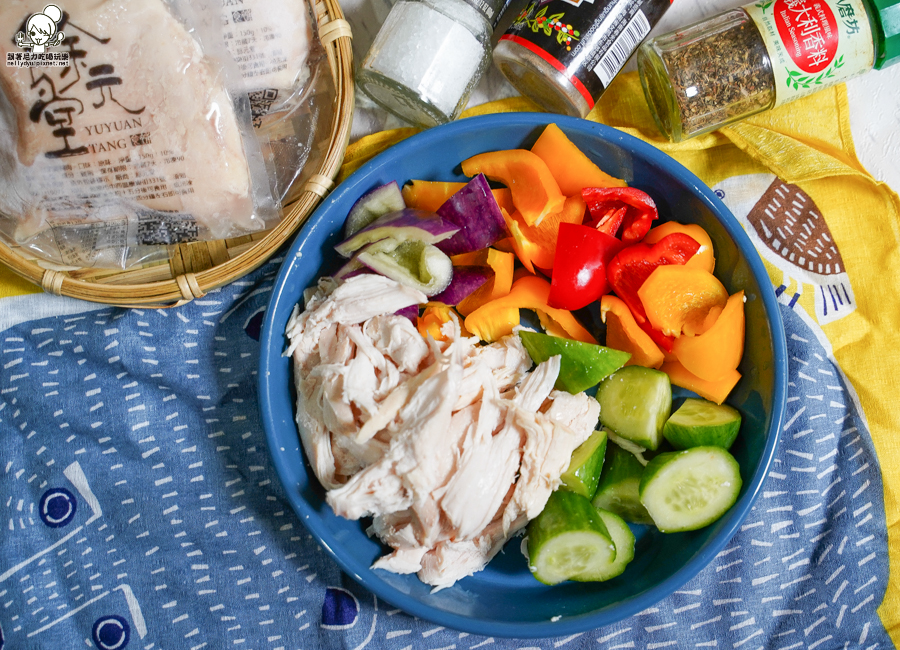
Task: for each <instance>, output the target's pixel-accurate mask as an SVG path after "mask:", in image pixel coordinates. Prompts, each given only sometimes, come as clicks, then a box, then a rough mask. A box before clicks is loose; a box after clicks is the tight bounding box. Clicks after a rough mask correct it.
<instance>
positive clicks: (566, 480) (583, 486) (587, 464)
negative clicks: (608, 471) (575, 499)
mask: <svg viewBox="0 0 900 650" xmlns="http://www.w3.org/2000/svg"><path fill="white" fill-rule="evenodd" d="M605 455H606V431H603V430H600V431H594V433H592V434H591V437H590V438H588V439H587V440H585V441H584V442H583V443H581V445H579V447H578V448H577V449H576V450H575V451H573V452H572V460H570V461H569V467H568V469H566V471H565V472H563V473H562V475H561V476H560V478H561V479H562V487H563V488H565V489H566V490H569V491H570V492H577V493H578V494H580V495H582V496H584V497H587V498H588V499H590V498H593V496H594V493H595V492H596V491H597V484H598V483H599V482H600V472H601V471H602V469H603V459H604V456H605Z"/></svg>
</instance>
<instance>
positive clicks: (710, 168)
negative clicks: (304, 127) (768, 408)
mask: <svg viewBox="0 0 900 650" xmlns="http://www.w3.org/2000/svg"><path fill="white" fill-rule="evenodd" d="M537 110H539V109H538V107H537V106H536V105H535V104H533V103H531V102H530V101H528V100H526V99H523V98H514V99H506V100H500V101H496V102H492V103H489V104H484V105H481V106H478V107H475V108H473V109H470V110H468V111H466V112H465V113H464V114H463V118H465V117H471V116H473V115H480V114H485V113H494V112H514V111H537ZM588 119H591V120H594V121H597V122H601V123H603V124H607V125H609V126H613V127H616V128H618V129H621V130H622V131H625V132H627V133H629V134H631V135H633V136H636V137H638V138H640V139H642V140H645V141H647V142H649V143H650V144H652V145H654V146H656V147H658V148H659V149H661V150H663V151H665V152H667V153H669V154H670V155H672V156H673V157H674V158H676V159H677V160H678V161H679V162H681V163H682V164H683V165H685V166H686V167H687V168H688V169H690V170H691V171H692V172H694V173H695V174H696V175H697V176H699V177H700V178H701V179H703V180H704V181H705V182H706V183H707V184H709V185H716V184H718V183H720V182H722V181H725V180H727V179H729V178H732V177H736V176H741V177H746V175H752V174H774V175H775V176H777V177H778V178H779V179H781V181H783V182H786V183H790V184H793V185H796V186H797V187H799V188H800V189H801V190H802V191H803V192H805V194H806V195H807V196H809V197H810V198H811V199H812V200H813V201H814V203H815V206H818V208H819V209H820V210H821V211H822V212H823V213H824V215H825V218H826V221H827V226H828V230H829V232H830V236H831V237H833V240H834V243H835V245H836V247H837V249H838V250H839V252H840V257H841V258H842V259H843V263H844V266H845V268H847V269H849V271H848V273H849V274H850V279H851V283H852V291H853V293H854V297H855V302H856V308H855V309H854V310H853V311H852V312H850V313H849V314H847V315H846V316H843V317H840V318H837V319H836V320H832V321H828V320H827V319H819V320H820V326H821V328H822V330H823V332H824V333H825V335H826V336H827V338H828V339H829V341H830V343H831V346H832V348H833V352H834V356H835V359H836V361H837V363H838V365H839V366H840V367H841V368H842V370H843V371H844V373H845V374H846V377H847V379H848V381H849V383H850V384H851V385H852V386H853V388H854V389H855V390H856V392H857V394H858V396H859V400H860V403H861V406H862V410H863V413H864V415H865V417H866V419H867V421H868V425H869V430H870V433H871V436H872V439H873V443H874V446H875V450H876V452H877V454H878V458H879V464H880V467H881V471H882V475H883V483H884V503H885V516H886V522H887V528H888V545H889V554H890V557H889V570H890V580H889V583H888V587H887V592H886V594H885V598H884V601H883V602H882V605H881V607H880V609H879V614H880V616H881V619H882V621H883V623H884V626H885V628H886V630H887V631H888V634H890V635H891V638H892V639H893V641H894V643H895V645H900V438H898V434H900V408H897V407H896V406H895V400H896V391H897V387H898V386H900V382H898V380H897V373H898V372H900V295H898V291H897V287H898V285H900V254H898V252H900V198H898V196H897V194H896V193H895V192H894V191H892V190H891V189H890V188H889V187H888V186H887V185H885V184H884V183H880V182H878V181H876V180H875V179H874V178H872V176H871V175H870V174H868V173H867V172H866V170H865V169H864V168H863V166H862V165H861V164H860V162H859V160H858V159H857V157H856V152H855V149H854V146H853V140H852V137H851V133H850V123H849V108H848V104H847V96H846V88H845V87H844V86H843V85H839V86H835V87H833V88H830V89H827V90H823V91H820V92H818V93H816V94H814V95H811V96H809V97H806V98H804V99H802V100H799V101H797V102H794V103H792V104H787V105H785V106H782V107H780V108H778V109H776V110H773V111H770V112H767V113H764V114H761V115H759V116H756V117H753V118H750V119H747V120H745V121H743V122H741V123H739V124H737V125H734V126H732V127H729V128H725V129H722V130H720V131H719V132H716V133H712V134H708V135H704V136H700V137H698V138H695V139H693V140H689V141H688V142H685V143H680V144H673V143H670V142H668V141H667V140H665V139H664V138H663V137H662V136H661V135H660V134H659V132H658V130H657V129H656V126H655V125H654V122H653V119H652V116H651V115H650V112H649V109H648V107H647V104H646V102H645V100H644V96H643V93H642V91H641V88H640V81H639V78H638V76H637V74H636V73H630V74H624V75H619V77H618V78H617V79H616V81H615V82H614V83H613V86H612V87H611V88H610V89H609V90H608V91H607V92H606V93H605V94H604V96H603V97H602V98H601V100H600V102H599V103H598V104H597V106H596V107H595V108H594V110H593V111H592V112H591V114H590V115H589V116H588ZM416 131H417V130H416V129H412V128H407V129H397V130H394V131H386V132H382V133H378V134H375V135H372V136H368V137H365V138H362V139H360V140H359V141H357V142H355V143H353V144H352V145H350V147H349V148H348V149H347V152H346V156H345V162H344V166H343V168H342V170H341V175H340V178H341V179H342V178H345V177H346V176H347V175H349V174H350V173H352V172H353V171H354V170H356V169H357V168H358V167H359V166H361V165H362V164H364V163H365V162H366V161H368V160H370V159H371V158H372V157H373V156H375V155H377V154H378V153H380V152H381V151H384V150H385V149H386V148H387V147H389V146H391V145H393V144H395V143H397V142H399V141H401V140H403V139H405V138H407V137H409V136H410V135H412V134H413V133H415V132H416ZM713 151H714V154H713ZM765 263H766V266H767V269H768V270H769V273H770V275H771V278H772V281H773V284H774V285H775V286H779V285H780V284H782V283H783V282H785V281H788V282H790V283H791V284H790V285H789V286H788V287H787V289H786V290H787V291H790V292H792V293H796V294H799V298H798V302H797V305H798V306H799V307H801V308H803V309H804V310H805V311H806V312H807V313H808V314H810V315H812V314H815V313H816V304H815V296H816V291H814V290H808V289H807V290H806V291H803V287H802V286H800V285H801V284H803V281H802V280H796V279H789V278H788V277H787V276H788V275H790V278H796V277H797V276H798V275H800V276H802V273H793V272H792V273H790V274H786V273H785V272H784V270H783V268H782V269H779V268H778V267H776V266H775V265H774V264H773V263H772V262H771V261H770V260H768V259H766V260H765Z"/></svg>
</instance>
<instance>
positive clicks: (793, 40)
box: [743, 0, 875, 105]
mask: <svg viewBox="0 0 900 650" xmlns="http://www.w3.org/2000/svg"><path fill="white" fill-rule="evenodd" d="M743 9H744V11H746V12H747V13H748V14H749V16H750V17H751V18H752V19H753V22H755V23H756V26H757V27H758V28H759V31H760V33H761V34H762V37H763V40H764V41H765V43H766V49H767V50H768V51H769V57H770V59H771V61H772V71H773V73H774V74H775V104H776V105H780V104H785V103H787V102H789V101H793V100H795V99H798V98H800V97H803V96H804V95H809V94H811V93H814V92H815V91H817V90H821V89H823V88H827V87H828V86H833V85H834V84H837V83H840V82H842V81H846V80H847V79H849V78H851V77H854V76H856V75H858V74H861V73H863V72H866V71H867V70H870V69H871V68H872V65H873V64H874V60H875V49H874V46H873V44H872V33H871V31H870V29H869V19H868V17H867V15H866V9H865V6H864V5H863V3H862V1H861V0H774V1H773V0H765V1H763V2H759V3H757V4H751V5H746V6H744V7H743Z"/></svg>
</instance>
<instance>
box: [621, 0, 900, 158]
mask: <svg viewBox="0 0 900 650" xmlns="http://www.w3.org/2000/svg"><path fill="white" fill-rule="evenodd" d="M898 15H900V1H898V0H772V1H770V2H759V3H754V4H748V5H744V6H743V7H740V8H737V9H731V10H729V11H725V12H723V13H720V14H718V15H715V16H713V17H711V18H708V19H706V20H703V21H700V22H698V23H694V24H692V25H689V26H687V27H684V28H682V29H679V30H676V31H673V32H670V33H668V34H663V35H661V36H658V37H656V38H653V39H651V40H649V41H647V42H646V43H644V44H643V45H642V46H641V48H640V49H639V50H638V57H637V63H638V70H639V72H640V75H641V84H642V85H643V87H644V94H645V95H646V97H647V102H648V103H649V104H650V109H651V112H652V113H653V117H654V119H655V120H656V124H657V126H658V127H659V129H660V131H661V132H662V133H663V134H665V135H666V136H667V137H668V138H669V139H670V140H672V141H673V142H681V141H683V140H687V139H689V138H692V137H694V136H697V135H701V134H703V133H709V132H710V131H714V130H716V129H718V128H721V127H723V126H727V125H729V124H732V123H734V122H737V121H738V120H742V119H744V118H746V117H749V116H751V115H756V114H757V113H761V112H763V111H767V110H769V109H770V108H774V107H776V106H780V105H782V104H786V103H788V102H791V101H793V100H795V99H799V98H800V97H804V96H805V95H809V94H810V93H813V92H815V91H817V90H821V89H823V88H827V87H829V86H833V85H835V84H837V83H841V82H843V81H846V80H847V79H850V78H851V77H854V76H857V75H860V74H863V73H865V72H868V71H869V70H872V69H873V68H874V69H876V70H880V69H882V68H885V67H887V66H889V65H892V64H894V63H896V62H898V61H900V20H898V19H897V16H898Z"/></svg>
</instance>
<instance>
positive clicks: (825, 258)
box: [747, 178, 856, 323]
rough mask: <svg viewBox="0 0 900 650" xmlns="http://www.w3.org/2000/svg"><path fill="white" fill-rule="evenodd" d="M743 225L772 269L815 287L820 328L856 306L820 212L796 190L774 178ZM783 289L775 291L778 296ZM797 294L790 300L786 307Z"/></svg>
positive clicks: (810, 198)
mask: <svg viewBox="0 0 900 650" xmlns="http://www.w3.org/2000/svg"><path fill="white" fill-rule="evenodd" d="M747 221H748V222H749V225H750V227H752V228H753V229H754V231H755V232H756V235H757V236H758V237H759V239H760V241H761V242H763V243H764V244H765V246H766V247H767V248H768V251H760V252H761V253H763V255H764V256H765V257H767V258H770V259H771V258H772V255H767V254H766V252H768V253H771V254H774V256H775V258H776V259H772V260H771V261H772V262H773V264H775V265H776V266H778V267H779V268H781V269H783V270H784V271H785V273H787V274H788V275H794V276H796V279H797V280H798V281H801V280H802V281H806V282H808V283H809V284H812V285H814V287H815V290H816V316H817V318H818V320H819V322H820V323H825V322H830V321H832V320H835V319H837V318H842V317H843V316H845V315H847V314H848V313H850V312H851V311H853V310H854V309H855V307H856V305H855V300H854V298H853V289H852V288H851V286H850V280H849V277H848V276H847V274H846V272H845V268H844V261H843V259H842V258H841V253H840V251H839V250H838V247H837V245H836V244H835V242H834V239H833V237H832V236H831V232H830V231H829V229H828V224H827V223H826V221H825V218H824V217H823V216H822V211H821V210H820V209H819V207H818V206H817V205H816V203H815V202H814V201H813V200H812V197H810V196H809V194H807V193H806V192H804V191H803V190H802V189H801V188H800V187H798V186H797V185H793V184H791V183H785V182H784V181H782V180H781V179H779V178H775V180H774V181H773V182H772V184H771V185H769V187H768V189H766V191H765V192H764V193H763V195H762V197H760V199H759V201H757V202H756V204H755V205H754V206H753V208H752V209H751V210H750V212H749V213H748V214H747ZM785 288H786V287H785V286H784V285H782V286H781V287H779V289H778V291H779V293H780V292H783V291H784V290H785ZM798 297H799V292H798V293H797V294H795V295H794V297H793V299H792V300H791V306H793V303H794V302H796V300H797V298H798Z"/></svg>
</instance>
